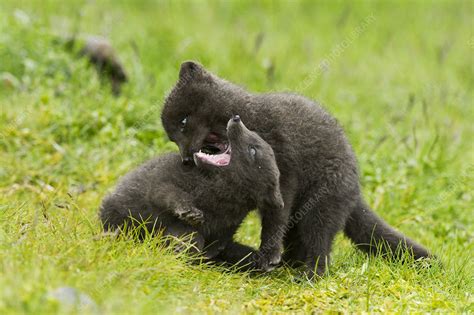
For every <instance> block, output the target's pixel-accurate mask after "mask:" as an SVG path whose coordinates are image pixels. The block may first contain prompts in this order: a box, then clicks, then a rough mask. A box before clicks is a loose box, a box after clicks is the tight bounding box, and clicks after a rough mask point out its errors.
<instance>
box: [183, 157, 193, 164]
mask: <svg viewBox="0 0 474 315" xmlns="http://www.w3.org/2000/svg"><path fill="white" fill-rule="evenodd" d="M183 164H184V165H192V164H194V159H193V158H192V157H189V156H186V157H184V158H183Z"/></svg>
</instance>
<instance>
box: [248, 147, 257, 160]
mask: <svg viewBox="0 0 474 315" xmlns="http://www.w3.org/2000/svg"><path fill="white" fill-rule="evenodd" d="M249 154H250V157H251V158H255V155H257V149H255V148H254V147H253V146H249Z"/></svg>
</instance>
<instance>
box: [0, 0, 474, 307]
mask: <svg viewBox="0 0 474 315" xmlns="http://www.w3.org/2000/svg"><path fill="white" fill-rule="evenodd" d="M473 13H474V12H473V2H470V1H431V2H427V1H419V2H417V1H401V2H394V1H393V2H392V1H381V2H361V1H359V2H343V1H335V2H329V1H327V2H318V3H315V2H313V1H305V2H299V3H294V2H290V1H282V2H270V1H263V2H258V3H255V2H253V1H235V2H234V1H232V2H214V1H212V2H210V3H207V4H206V3H203V2H198V1H99V2H90V1H67V2H63V1H35V0H28V1H10V0H7V1H1V2H0V76H1V81H0V108H1V113H0V135H1V137H0V313H2V314H15V313H25V314H46V313H48V314H49V313H76V312H83V311H84V310H81V309H74V308H68V306H67V305H65V304H64V303H59V302H58V301H57V300H55V299H54V298H51V297H50V292H51V291H52V290H55V289H57V288H60V287H73V288H76V289H77V290H79V291H80V292H82V293H84V294H87V295H88V296H90V297H91V299H93V300H94V301H95V303H96V304H97V309H95V310H94V309H92V310H91V309H88V310H85V311H89V312H97V311H100V312H103V313H105V314H113V313H127V314H156V313H214V312H225V313H241V312H244V313H246V312H248V313H254V312H259V313H267V312H280V311H291V312H318V313H319V312H326V311H333V312H357V313H359V312H395V313H413V312H415V313H418V312H419V313H425V312H443V313H444V312H449V313H471V312H474V299H473V291H474V287H473V281H474V280H473V279H474V273H473V270H474V265H473V262H474V254H473V252H474V242H473V240H474V233H473V231H474V224H473V223H474V222H473V208H474V207H473V197H474V196H473V192H472V187H473V177H474V176H473V172H474V151H473V145H472V140H473V135H474V132H473V125H472V121H473V120H474V115H473V108H474V106H473V105H474V104H473V99H474V98H473V96H474V95H473V93H474V92H473V91H474V89H473V87H474V62H473V59H472V56H473V53H474V51H473V50H474V33H473V24H472V20H473ZM79 16H80V18H78V17H79ZM77 21H80V23H79V24H78V23H77ZM77 26H78V28H79V30H80V34H98V35H104V36H107V37H108V38H110V39H111V41H112V42H113V44H114V46H115V47H116V48H117V50H118V52H119V55H120V57H121V58H122V60H123V62H124V65H125V67H126V69H127V71H128V73H129V76H130V83H129V84H127V85H126V87H125V90H124V93H123V95H122V96H121V97H119V98H114V97H113V96H112V95H111V93H109V89H108V87H104V86H103V85H101V84H100V81H99V79H98V78H97V75H96V73H95V71H94V70H93V69H92V68H91V67H90V66H89V65H88V64H87V62H86V61H84V60H82V59H78V58H76V57H75V56H74V55H72V54H70V53H68V52H66V51H65V50H64V47H63V46H61V45H59V44H56V43H55V42H57V38H58V37H61V36H66V35H68V34H71V33H72V32H73V30H74V29H75V28H76V27H77ZM187 59H194V60H200V61H201V62H202V63H203V64H204V65H206V66H207V67H208V68H209V69H211V70H212V71H214V72H216V73H218V74H219V75H220V76H222V77H224V78H227V79H229V80H231V81H234V82H237V83H239V84H242V85H244V86H246V87H247V88H249V89H251V90H253V91H270V90H288V91H297V92H299V93H301V94H304V95H306V96H308V97H311V98H315V99H318V100H319V101H321V102H322V103H323V104H324V105H325V107H326V108H327V109H328V110H329V111H330V112H332V113H333V114H334V115H335V116H336V117H337V118H338V119H339V120H340V122H341V124H342V125H343V126H344V128H345V129H346V131H347V134H348V136H349V138H350V140H351V142H352V143H353V145H354V149H355V151H356V153H357V155H358V159H359V163H360V167H361V173H362V178H361V181H362V184H363V189H364V194H365V196H366V198H367V200H368V202H369V203H370V204H371V205H372V206H373V208H374V209H375V210H376V211H377V212H378V213H379V214H381V215H382V216H383V217H384V218H385V219H386V220H387V221H388V222H389V223H390V224H392V225H393V226H395V227H397V228H398V229H400V230H401V231H403V232H404V233H406V234H407V235H409V236H410V237H413V238H414V239H416V240H418V241H419V242H421V243H422V244H424V245H426V246H427V247H428V248H430V249H431V250H432V251H433V252H434V253H435V254H437V255H438V256H439V257H440V259H441V260H442V262H443V264H444V267H443V268H441V267H436V266H435V267H433V268H431V269H423V268H421V269H420V268H415V267H414V266H413V265H410V264H400V263H397V262H391V261H386V260H383V259H377V258H369V257H367V256H365V255H364V254H362V253H360V252H358V251H357V250H356V249H354V248H353V247H352V245H351V244H350V242H349V241H348V240H347V239H345V238H344V237H343V236H342V235H341V236H339V237H338V238H337V240H336V242H335V244H334V251H333V256H332V257H333V262H332V267H331V269H330V275H329V276H328V277H325V278H324V279H321V280H320V281H318V282H316V283H309V282H303V283H301V282H298V281H295V280H294V277H293V276H294V275H295V272H294V271H293V270H291V269H287V268H280V269H278V270H276V271H274V272H271V273H269V274H267V275H264V276H260V277H254V276H250V275H248V274H245V273H235V272H232V271H229V270H224V269H221V268H217V267H212V266H207V265H190V264H189V263H188V262H187V258H186V257H185V256H183V255H177V254H173V253H172V252H170V250H168V249H166V248H163V247H162V246H161V243H160V240H159V239H149V240H147V241H145V242H143V243H137V242H134V241H132V240H130V239H126V238H120V239H118V240H112V239H108V238H98V237H97V236H98V235H100V232H101V230H100V225H99V221H98V217H97V209H98V206H99V204H100V201H101V198H102V197H103V196H104V194H105V193H106V192H107V191H108V190H110V189H111V188H112V187H113V186H114V184H115V183H116V181H117V179H118V178H119V177H120V176H121V175H123V174H125V173H126V172H127V171H129V170H130V169H132V168H133V167H134V166H136V165H138V164H140V163H141V162H143V161H145V160H146V159H148V158H150V157H152V156H154V155H156V154H160V153H162V152H167V151H174V150H177V149H176V147H175V145H173V144H172V143H170V142H169V141H168V140H167V137H166V135H165V133H164V131H163V129H162V127H161V125H160V120H159V114H160V109H161V105H162V103H163V98H164V96H165V95H166V92H167V91H168V90H169V89H170V88H171V87H172V85H173V84H174V82H175V80H176V77H177V72H178V67H179V64H180V62H182V61H183V60H187ZM258 229H259V223H258V219H256V216H255V215H252V216H250V217H249V218H248V219H247V220H246V222H245V224H244V225H243V226H242V228H241V230H240V231H239V234H238V236H237V238H238V239H239V240H240V241H242V242H245V243H247V244H252V245H257V244H258Z"/></svg>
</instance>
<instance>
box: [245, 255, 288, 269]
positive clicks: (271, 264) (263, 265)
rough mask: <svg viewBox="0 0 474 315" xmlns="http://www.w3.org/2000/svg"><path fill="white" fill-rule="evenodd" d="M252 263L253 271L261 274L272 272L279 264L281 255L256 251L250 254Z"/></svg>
mask: <svg viewBox="0 0 474 315" xmlns="http://www.w3.org/2000/svg"><path fill="white" fill-rule="evenodd" d="M252 261H253V267H254V269H256V270H258V271H263V272H268V271H272V270H273V269H275V268H276V267H277V266H278V265H279V264H280V262H281V253H280V252H279V251H274V252H264V251H257V252H254V253H253V254H252Z"/></svg>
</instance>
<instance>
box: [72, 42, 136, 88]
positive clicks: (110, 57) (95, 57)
mask: <svg viewBox="0 0 474 315" xmlns="http://www.w3.org/2000/svg"><path fill="white" fill-rule="evenodd" d="M66 49H67V50H70V51H78V55H79V56H80V57H84V58H87V59H88V60H89V62H90V63H91V64H92V65H94V67H95V68H96V70H97V73H98V74H99V76H100V78H101V80H108V81H110V85H111V87H112V93H113V94H114V95H116V96H118V95H120V93H121V89H122V84H124V83H125V82H127V81H128V76H127V73H126V71H125V68H124V66H123V64H122V62H121V61H120V59H119V57H118V56H117V53H116V52H115V49H114V48H113V47H112V45H111V43H110V42H109V41H108V40H107V39H106V38H104V37H99V36H88V37H85V38H84V39H82V38H81V39H78V38H77V36H76V35H73V36H71V37H69V38H68V39H66Z"/></svg>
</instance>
